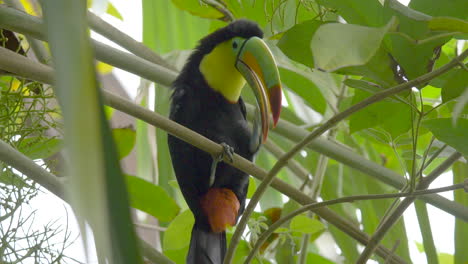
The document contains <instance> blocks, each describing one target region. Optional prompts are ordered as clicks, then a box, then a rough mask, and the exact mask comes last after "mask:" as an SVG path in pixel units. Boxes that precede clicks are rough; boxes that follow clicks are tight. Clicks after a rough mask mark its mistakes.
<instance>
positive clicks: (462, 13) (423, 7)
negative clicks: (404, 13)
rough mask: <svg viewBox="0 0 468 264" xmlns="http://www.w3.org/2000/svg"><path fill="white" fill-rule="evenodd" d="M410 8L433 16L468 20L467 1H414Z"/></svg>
mask: <svg viewBox="0 0 468 264" xmlns="http://www.w3.org/2000/svg"><path fill="white" fill-rule="evenodd" d="M409 7H410V8H412V9H414V10H418V11H420V12H423V13H425V14H428V15H431V16H450V17H456V18H460V19H465V20H466V19H468V12H466V0H450V1H447V0H412V1H411V2H410V4H409Z"/></svg>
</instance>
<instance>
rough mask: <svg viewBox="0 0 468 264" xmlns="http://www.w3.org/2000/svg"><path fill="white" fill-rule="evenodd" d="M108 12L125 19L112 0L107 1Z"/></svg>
mask: <svg viewBox="0 0 468 264" xmlns="http://www.w3.org/2000/svg"><path fill="white" fill-rule="evenodd" d="M106 13H107V14H109V15H111V16H113V17H115V18H117V19H120V20H122V21H123V17H122V14H120V12H119V10H117V8H115V6H114V5H113V4H112V3H111V2H108V3H107V11H106Z"/></svg>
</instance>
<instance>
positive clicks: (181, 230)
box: [163, 210, 195, 263]
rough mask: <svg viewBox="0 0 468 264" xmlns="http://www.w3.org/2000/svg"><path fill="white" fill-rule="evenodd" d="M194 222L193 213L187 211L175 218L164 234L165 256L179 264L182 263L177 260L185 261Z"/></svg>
mask: <svg viewBox="0 0 468 264" xmlns="http://www.w3.org/2000/svg"><path fill="white" fill-rule="evenodd" d="M194 222H195V220H194V218H193V214H192V212H191V211H190V210H185V211H184V212H182V213H181V214H179V215H178V216H177V217H176V218H174V220H173V221H172V222H171V224H170V225H169V227H168V228H167V230H166V232H164V239H163V251H164V254H165V255H167V256H168V257H169V258H170V259H172V260H174V261H176V262H177V263H181V262H179V261H177V260H182V261H185V258H186V256H187V252H188V246H189V244H190V236H191V234H192V227H193V224H194ZM174 253H177V254H174ZM182 263H184V262H182Z"/></svg>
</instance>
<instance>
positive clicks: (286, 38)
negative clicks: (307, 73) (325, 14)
mask: <svg viewBox="0 0 468 264" xmlns="http://www.w3.org/2000/svg"><path fill="white" fill-rule="evenodd" d="M322 24H323V22H321V21H317V20H309V21H305V22H303V23H301V24H297V25H295V26H294V27H292V28H290V29H289V30H288V31H286V32H285V33H284V34H283V37H281V39H280V40H279V41H278V44H277V45H278V47H279V48H280V49H281V51H283V52H284V54H286V56H288V57H289V58H290V59H292V60H295V61H297V62H300V63H302V64H304V65H306V66H309V67H310V68H313V67H314V59H313V57H312V51H311V50H310V42H311V40H312V36H313V35H314V34H315V31H316V30H317V29H318V27H319V26H320V25H322ZM281 77H283V76H281Z"/></svg>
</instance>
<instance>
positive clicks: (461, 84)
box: [442, 69, 468, 102]
mask: <svg viewBox="0 0 468 264" xmlns="http://www.w3.org/2000/svg"><path fill="white" fill-rule="evenodd" d="M467 87H468V71H467V70H465V69H457V70H455V71H454V72H453V74H451V75H450V79H448V80H447V81H446V82H445V84H444V85H443V86H442V101H444V102H447V101H450V100H451V99H454V98H456V97H458V96H460V95H461V94H462V93H463V91H465V89H466V88H467Z"/></svg>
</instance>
